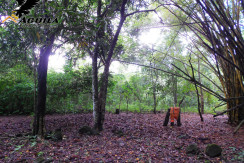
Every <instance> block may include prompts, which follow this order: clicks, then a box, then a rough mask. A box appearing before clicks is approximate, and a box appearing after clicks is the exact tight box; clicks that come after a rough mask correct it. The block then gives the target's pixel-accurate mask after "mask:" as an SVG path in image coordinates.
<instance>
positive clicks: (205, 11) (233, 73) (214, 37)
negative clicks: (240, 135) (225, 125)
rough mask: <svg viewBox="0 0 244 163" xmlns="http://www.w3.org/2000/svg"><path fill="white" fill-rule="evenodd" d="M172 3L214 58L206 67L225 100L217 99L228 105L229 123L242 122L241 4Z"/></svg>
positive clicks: (198, 41)
mask: <svg viewBox="0 0 244 163" xmlns="http://www.w3.org/2000/svg"><path fill="white" fill-rule="evenodd" d="M171 2H172V3H173V5H174V6H176V7H177V8H179V9H180V10H181V11H183V12H184V13H185V14H186V15H187V16H188V18H189V21H184V20H182V19H180V21H181V23H183V24H186V25H187V26H188V27H189V29H190V30H192V31H193V32H194V34H195V35H196V36H197V38H198V40H194V41H195V42H197V43H198V45H201V46H202V47H204V48H205V49H206V50H207V51H208V52H209V53H210V54H211V57H213V58H214V61H215V65H213V64H212V63H211V62H210V63H209V66H210V67H212V68H213V70H214V71H215V73H216V74H217V76H218V78H219V80H220V82H221V85H222V89H223V93H224V96H225V98H220V100H222V101H224V102H226V104H227V112H228V116H229V122H231V123H234V122H241V121H242V120H243V119H244V101H243V99H244V98H243V95H244V86H243V77H244V67H243V65H244V63H243V61H244V59H243V55H242V52H243V50H244V39H243V35H242V32H241V28H240V19H241V18H242V17H243V16H242V15H241V11H242V10H243V3H242V4H241V3H240V1H235V0H231V1H228V2H227V3H226V2H224V1H223V0H221V1H216V2H215V1H212V0H205V1H200V0H197V1H196V2H195V3H194V2H192V3H189V2H186V1H181V2H180V3H177V2H176V1H171ZM229 2H231V3H229ZM170 10H171V11H173V10H172V8H171V9H170ZM176 16H177V15H176ZM203 57H205V58H206V57H207V56H206V55H205V56H203Z"/></svg>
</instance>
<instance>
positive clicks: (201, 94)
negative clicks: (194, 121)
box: [198, 58, 204, 114]
mask: <svg viewBox="0 0 244 163" xmlns="http://www.w3.org/2000/svg"><path fill="white" fill-rule="evenodd" d="M200 71H201V65H200V58H198V76H199V83H201V73H200ZM199 87H200V97H201V113H202V114H204V97H203V89H202V87H201V86H199Z"/></svg>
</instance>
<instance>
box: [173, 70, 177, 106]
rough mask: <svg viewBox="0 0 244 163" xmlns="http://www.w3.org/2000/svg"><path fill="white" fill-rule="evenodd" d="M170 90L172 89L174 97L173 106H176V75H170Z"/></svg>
mask: <svg viewBox="0 0 244 163" xmlns="http://www.w3.org/2000/svg"><path fill="white" fill-rule="evenodd" d="M172 82H173V84H172V87H173V88H172V90H173V97H174V106H177V101H178V99H177V77H176V76H174V75H172Z"/></svg>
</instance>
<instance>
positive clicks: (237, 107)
mask: <svg viewBox="0 0 244 163" xmlns="http://www.w3.org/2000/svg"><path fill="white" fill-rule="evenodd" d="M243 105H244V103H243V104H240V105H237V106H235V107H233V108H230V109H228V110H226V111H223V112H221V113H219V114H216V115H214V116H213V117H217V116H219V115H223V114H224V113H226V112H229V111H232V110H235V109H237V108H239V107H241V106H243Z"/></svg>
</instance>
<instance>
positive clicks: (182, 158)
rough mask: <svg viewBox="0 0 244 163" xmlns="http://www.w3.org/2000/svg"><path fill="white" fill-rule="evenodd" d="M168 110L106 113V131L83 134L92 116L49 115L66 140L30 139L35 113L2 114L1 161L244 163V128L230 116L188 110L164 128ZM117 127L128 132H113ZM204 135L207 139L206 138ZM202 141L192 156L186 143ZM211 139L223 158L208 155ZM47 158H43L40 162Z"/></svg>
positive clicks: (49, 125)
mask: <svg viewBox="0 0 244 163" xmlns="http://www.w3.org/2000/svg"><path fill="white" fill-rule="evenodd" d="M164 117H165V114H162V113H159V114H156V115H154V114H134V113H128V114H126V113H121V114H119V115H116V114H109V113H108V114H106V117H105V123H104V131H102V132H101V133H100V135H96V136H89V135H79V133H78V130H79V128H80V127H81V126H84V125H88V126H92V114H75V115H74V114H68V115H48V116H46V129H47V131H50V130H55V129H57V128H61V129H62V133H63V135H64V137H63V140H62V141H58V142H56V141H52V140H42V139H30V138H31V137H30V136H24V135H25V133H28V132H31V122H32V117H30V116H2V117H0V162H11V163H12V162H38V160H42V159H43V158H45V160H46V162H48V161H47V160H49V162H156V163H161V162H169V163H172V162H186V163H189V162H242V161H243V160H244V148H243V147H244V128H243V127H242V128H241V129H240V130H239V131H238V132H237V134H236V135H233V131H234V129H235V127H232V126H230V125H228V124H227V123H226V122H227V117H226V116H219V117H216V118H213V116H212V115H209V114H206V115H204V116H203V117H204V122H201V121H200V118H199V116H198V115H197V114H187V113H183V114H182V117H181V119H182V126H181V127H177V126H173V127H171V126H167V127H164V126H163V121H164ZM115 126H116V127H117V128H119V129H121V130H122V131H123V133H124V135H122V136H121V135H120V136H118V135H116V134H114V133H113V132H112V129H113V128H115ZM203 138H204V139H203ZM193 143H195V144H197V145H198V147H199V148H200V153H199V154H198V155H188V154H186V147H187V146H188V145H190V144H193ZM209 143H215V144H218V145H220V146H221V148H222V150H223V151H222V156H220V157H215V158H210V157H208V156H207V155H205V153H204V149H205V147H206V146H207V144H209ZM39 162H41V161H39Z"/></svg>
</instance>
